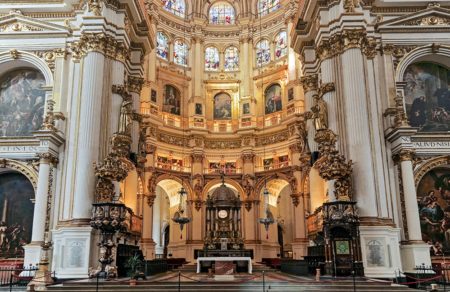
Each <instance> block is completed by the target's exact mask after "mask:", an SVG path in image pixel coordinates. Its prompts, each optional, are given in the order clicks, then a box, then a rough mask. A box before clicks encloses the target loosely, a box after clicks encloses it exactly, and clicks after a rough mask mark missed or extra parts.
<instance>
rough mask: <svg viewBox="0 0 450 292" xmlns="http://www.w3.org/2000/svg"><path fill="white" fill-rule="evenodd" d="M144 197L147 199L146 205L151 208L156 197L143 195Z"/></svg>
mask: <svg viewBox="0 0 450 292" xmlns="http://www.w3.org/2000/svg"><path fill="white" fill-rule="evenodd" d="M145 197H146V198H147V205H148V206H149V207H152V206H153V204H154V203H155V199H156V195H150V194H145Z"/></svg>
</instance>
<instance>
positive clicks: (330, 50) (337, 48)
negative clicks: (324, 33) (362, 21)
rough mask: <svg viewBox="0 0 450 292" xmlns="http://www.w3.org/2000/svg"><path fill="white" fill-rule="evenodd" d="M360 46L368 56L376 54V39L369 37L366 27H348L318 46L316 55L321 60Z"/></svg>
mask: <svg viewBox="0 0 450 292" xmlns="http://www.w3.org/2000/svg"><path fill="white" fill-rule="evenodd" d="M352 48H359V49H362V51H363V53H364V54H365V55H366V56H367V57H368V58H373V57H375V55H376V41H375V39H373V38H368V37H367V32H366V30H365V29H347V30H343V31H341V32H337V33H335V34H333V35H331V36H330V37H329V38H328V39H324V40H322V41H321V42H320V43H319V44H318V45H317V46H316V57H317V58H318V59H320V60H324V59H328V58H331V57H334V56H337V55H340V54H342V53H343V52H345V51H346V50H348V49H352Z"/></svg>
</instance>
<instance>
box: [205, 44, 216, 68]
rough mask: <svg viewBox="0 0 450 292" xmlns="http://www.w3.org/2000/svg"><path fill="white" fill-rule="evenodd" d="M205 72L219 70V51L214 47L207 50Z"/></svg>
mask: <svg viewBox="0 0 450 292" xmlns="http://www.w3.org/2000/svg"><path fill="white" fill-rule="evenodd" d="M205 70H206V71H217V70H219V50H218V49H217V48H214V47H208V48H206V50H205Z"/></svg>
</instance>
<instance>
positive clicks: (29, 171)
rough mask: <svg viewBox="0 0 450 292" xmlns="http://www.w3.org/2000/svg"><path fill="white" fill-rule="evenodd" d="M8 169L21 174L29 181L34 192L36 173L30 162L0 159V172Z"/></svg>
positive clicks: (36, 179)
mask: <svg viewBox="0 0 450 292" xmlns="http://www.w3.org/2000/svg"><path fill="white" fill-rule="evenodd" d="M8 170H12V171H16V172H19V173H21V174H23V175H24V176H25V177H26V178H28V180H29V181H30V182H31V184H32V185H33V188H34V191H35V192H36V189H37V182H38V173H37V171H36V170H35V169H34V168H33V166H32V165H31V164H28V163H26V162H22V161H17V160H12V159H0V173H2V172H7V171H8Z"/></svg>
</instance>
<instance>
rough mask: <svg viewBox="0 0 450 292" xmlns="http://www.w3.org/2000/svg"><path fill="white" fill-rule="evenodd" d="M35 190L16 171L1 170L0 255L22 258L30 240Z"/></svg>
mask: <svg viewBox="0 0 450 292" xmlns="http://www.w3.org/2000/svg"><path fill="white" fill-rule="evenodd" d="M34 196H35V193H34V188H33V185H32V184H31V182H30V181H29V180H28V178H27V177H25V176H24V175H23V174H21V173H18V172H15V171H5V172H1V173H0V258H22V257H23V256H24V250H23V246H24V245H26V244H28V243H30V241H31V233H32V228H33V213H34V204H33V202H32V200H33V199H34Z"/></svg>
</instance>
